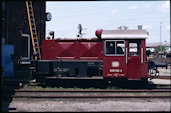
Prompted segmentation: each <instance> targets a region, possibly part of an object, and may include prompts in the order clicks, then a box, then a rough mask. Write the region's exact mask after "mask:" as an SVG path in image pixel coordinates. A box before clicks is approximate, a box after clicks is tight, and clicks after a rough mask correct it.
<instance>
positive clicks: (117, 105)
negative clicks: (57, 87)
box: [9, 99, 171, 112]
mask: <svg viewBox="0 0 171 113" xmlns="http://www.w3.org/2000/svg"><path fill="white" fill-rule="evenodd" d="M170 106H171V103H170V99H13V101H12V102H11V103H10V105H9V108H12V109H15V110H10V111H9V112H67V111H68V112H82V111H171V109H170Z"/></svg>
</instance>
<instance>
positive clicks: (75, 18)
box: [46, 0, 171, 43]
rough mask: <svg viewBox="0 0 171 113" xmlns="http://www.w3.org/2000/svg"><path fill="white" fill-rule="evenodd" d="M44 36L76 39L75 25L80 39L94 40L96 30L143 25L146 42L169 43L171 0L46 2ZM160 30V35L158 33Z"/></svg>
mask: <svg viewBox="0 0 171 113" xmlns="http://www.w3.org/2000/svg"><path fill="white" fill-rule="evenodd" d="M46 12H50V13H51V15H52V19H51V21H46V36H48V33H49V32H50V31H54V32H55V38H77V34H78V24H81V25H82V27H83V33H84V34H85V35H83V38H87V39H90V38H93V37H96V36H95V31H96V30H97V29H104V30H112V29H118V27H119V26H127V27H128V29H137V26H138V25H142V27H143V29H146V30H147V31H148V32H149V37H148V39H147V43H151V42H160V36H161V41H162V42H164V41H166V42H170V40H171V38H170V1H169V0H166V1H71V2H69V1H64V2H63V1H47V2H46ZM160 30H161V32H160Z"/></svg>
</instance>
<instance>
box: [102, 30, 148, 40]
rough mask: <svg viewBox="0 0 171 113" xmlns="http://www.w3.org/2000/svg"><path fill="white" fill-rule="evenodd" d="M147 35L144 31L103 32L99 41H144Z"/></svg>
mask: <svg viewBox="0 0 171 113" xmlns="http://www.w3.org/2000/svg"><path fill="white" fill-rule="evenodd" d="M148 35H149V33H148V32H147V31H146V30H144V29H141V30H137V29H136V30H103V32H102V35H101V39H146V38H148Z"/></svg>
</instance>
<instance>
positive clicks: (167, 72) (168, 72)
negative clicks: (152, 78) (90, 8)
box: [158, 66, 171, 76]
mask: <svg viewBox="0 0 171 113" xmlns="http://www.w3.org/2000/svg"><path fill="white" fill-rule="evenodd" d="M158 70H159V73H160V74H159V75H160V76H171V67H170V66H168V68H167V69H166V68H161V67H159V68H158Z"/></svg>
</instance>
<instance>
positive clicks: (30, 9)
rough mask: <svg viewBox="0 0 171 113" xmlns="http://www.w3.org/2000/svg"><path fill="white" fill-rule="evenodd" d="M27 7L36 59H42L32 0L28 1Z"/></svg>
mask: <svg viewBox="0 0 171 113" xmlns="http://www.w3.org/2000/svg"><path fill="white" fill-rule="evenodd" d="M26 7H27V14H28V20H29V26H30V33H31V39H32V45H33V54H34V59H35V60H41V54H40V46H39V41H38V37H37V30H36V24H35V18H34V13H33V6H32V2H31V1H26Z"/></svg>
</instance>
